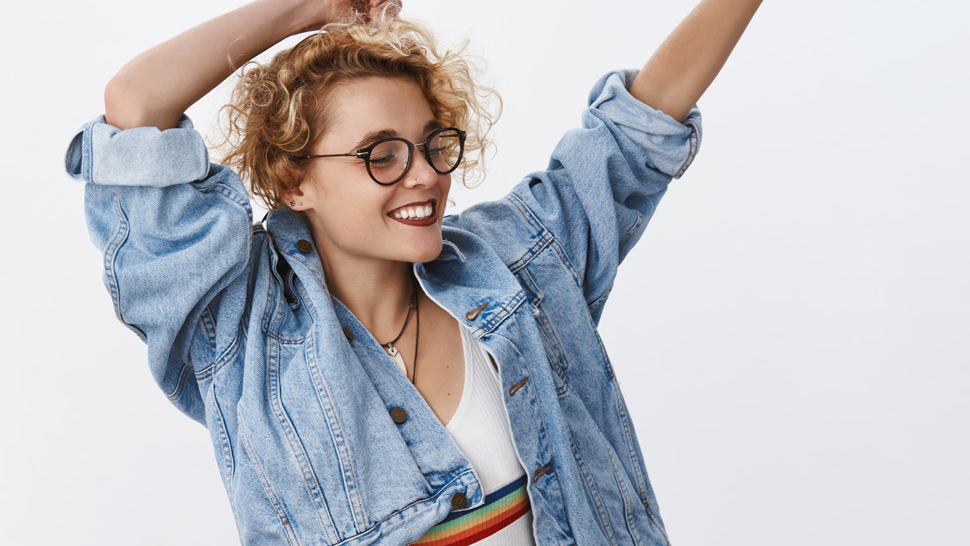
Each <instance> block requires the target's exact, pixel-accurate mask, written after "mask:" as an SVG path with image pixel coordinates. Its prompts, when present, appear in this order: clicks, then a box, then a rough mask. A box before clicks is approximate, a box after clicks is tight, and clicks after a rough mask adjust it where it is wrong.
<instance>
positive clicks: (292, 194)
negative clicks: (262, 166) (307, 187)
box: [279, 167, 310, 211]
mask: <svg viewBox="0 0 970 546" xmlns="http://www.w3.org/2000/svg"><path fill="white" fill-rule="evenodd" d="M279 174H280V178H281V179H282V180H283V182H284V184H286V187H287V188H289V189H287V190H284V191H283V192H282V193H281V194H280V200H281V201H282V202H281V204H282V205H285V206H287V207H289V208H290V209H291V210H296V211H304V210H306V209H308V208H310V204H309V200H308V199H306V197H307V195H306V194H305V193H304V191H303V185H304V182H306V177H305V176H303V173H301V172H298V171H296V170H295V169H293V168H288V167H283V168H281V169H280V173H279Z"/></svg>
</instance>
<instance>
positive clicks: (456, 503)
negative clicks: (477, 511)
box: [451, 493, 468, 510]
mask: <svg viewBox="0 0 970 546" xmlns="http://www.w3.org/2000/svg"><path fill="white" fill-rule="evenodd" d="M465 506H468V497H466V496H465V494H464V493H455V494H454V495H453V496H452V497H451V507H452V508H454V509H455V510H460V509H462V508H464V507H465Z"/></svg>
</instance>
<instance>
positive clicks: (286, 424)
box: [266, 343, 340, 542]
mask: <svg viewBox="0 0 970 546" xmlns="http://www.w3.org/2000/svg"><path fill="white" fill-rule="evenodd" d="M277 345H278V344H275V343H274V344H270V349H269V355H268V356H269V361H268V362H267V366H266V374H267V390H268V391H269V393H268V394H269V402H270V405H271V406H272V410H273V413H274V417H276V421H277V424H279V426H280V428H281V429H282V432H283V434H284V435H285V436H286V440H287V443H289V445H290V450H291V452H292V454H293V457H294V459H296V463H297V466H298V467H299V469H300V474H302V475H303V484H304V486H305V487H306V490H307V493H309V494H310V498H311V499H312V501H313V504H314V506H315V508H316V512H317V518H318V519H319V520H320V525H321V527H322V528H323V530H324V533H326V534H327V535H328V536H327V540H330V541H331V542H335V541H337V540H339V539H340V536H339V533H338V531H337V527H336V524H335V522H334V521H333V516H332V515H331V514H330V509H329V507H328V506H327V500H326V498H325V497H324V495H323V491H322V489H323V488H322V487H321V486H320V480H319V479H317V476H316V474H315V473H314V471H313V467H312V466H311V465H310V460H309V456H308V455H307V453H306V448H305V447H304V446H303V442H302V441H301V440H300V438H299V434H298V433H297V431H296V427H295V426H294V425H293V422H292V420H291V419H290V416H289V414H287V412H286V408H284V407H283V400H282V393H281V392H280V389H282V380H281V378H280V376H279V369H278V368H279V354H278V349H277ZM323 512H326V516H327V520H329V526H328V522H327V521H326V520H325V519H324V514H323ZM331 534H332V535H333V536H330V535H331Z"/></svg>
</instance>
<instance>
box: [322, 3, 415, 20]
mask: <svg viewBox="0 0 970 546" xmlns="http://www.w3.org/2000/svg"><path fill="white" fill-rule="evenodd" d="M325 4H326V6H325V7H324V10H325V13H324V23H328V22H331V21H340V20H343V19H349V18H351V17H353V16H354V15H355V14H358V13H359V14H362V15H363V16H364V19H365V20H367V21H370V20H371V19H372V18H373V17H376V16H377V15H378V14H379V13H381V11H382V10H383V9H384V8H385V7H388V6H390V7H388V14H390V15H391V16H392V17H396V16H397V14H398V13H400V12H401V7H402V0H331V1H329V2H326V3H325Z"/></svg>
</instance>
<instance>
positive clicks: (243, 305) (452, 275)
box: [67, 0, 759, 545]
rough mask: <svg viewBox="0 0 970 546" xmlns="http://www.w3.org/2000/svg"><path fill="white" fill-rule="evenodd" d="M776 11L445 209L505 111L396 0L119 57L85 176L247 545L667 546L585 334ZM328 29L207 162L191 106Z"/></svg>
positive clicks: (78, 159)
mask: <svg viewBox="0 0 970 546" xmlns="http://www.w3.org/2000/svg"><path fill="white" fill-rule="evenodd" d="M729 4H730V5H729ZM758 4H759V2H758V1H757V0H747V1H745V2H726V1H724V0H705V2H703V3H702V4H701V5H700V6H698V8H697V9H696V10H695V11H694V13H692V14H691V16H689V17H688V19H687V20H686V21H685V22H684V23H683V24H682V25H681V26H680V27H679V28H678V29H677V30H676V31H675V32H674V33H673V34H672V35H671V37H670V38H669V39H668V40H667V42H665V43H664V45H663V46H662V47H661V48H660V50H659V51H658V52H657V53H656V54H655V55H654V57H653V58H652V59H651V60H650V62H648V63H647V65H646V66H645V67H644V69H643V70H642V71H640V72H639V73H637V72H633V71H627V72H615V73H610V74H608V75H606V76H605V77H603V78H602V79H601V80H600V81H599V82H597V83H596V85H595V86H594V88H593V91H592V93H591V95H590V97H591V100H590V106H589V108H588V109H587V110H586V112H585V114H584V118H583V119H584V122H583V125H584V126H583V128H582V129H580V130H576V131H572V132H570V133H568V134H567V135H566V136H565V137H564V138H563V140H562V141H561V142H560V144H559V146H558V147H557V149H556V151H555V152H554V153H553V157H552V161H551V163H550V166H549V169H548V170H546V171H543V172H539V173H534V174H532V175H530V176H529V177H527V178H526V179H525V180H524V181H523V182H522V183H521V184H519V185H518V186H517V187H516V188H515V189H513V190H512V192H511V193H510V194H509V195H508V196H507V197H506V198H504V199H502V200H500V201H496V202H492V203H484V204H481V205H478V206H476V207H472V208H471V209H469V210H467V211H465V212H463V213H462V214H460V215H455V216H449V217H447V218H446V217H445V205H446V203H447V199H448V193H449V189H450V186H451V183H452V173H453V172H455V169H457V168H459V166H461V165H462V162H463V161H465V165H464V166H465V167H468V166H469V162H470V161H469V159H468V157H469V154H471V153H472V152H475V151H477V150H480V149H481V147H482V138H481V134H482V133H483V132H484V131H485V130H486V129H487V126H488V125H490V123H491V118H490V117H489V114H488V112H487V111H486V110H485V109H483V108H482V107H480V106H479V105H478V102H477V95H478V94H479V93H478V91H477V89H476V87H475V85H474V82H473V81H472V79H471V78H470V76H469V71H468V67H467V65H466V64H465V63H464V61H462V60H461V59H460V58H458V57H456V56H454V55H451V54H444V55H439V54H438V53H437V52H436V48H435V46H434V44H433V42H432V40H431V38H430V36H429V35H428V34H427V32H426V31H424V30H423V29H422V28H421V27H419V26H416V25H413V24H411V23H407V22H405V21H402V20H397V19H395V18H394V17H393V15H394V14H396V12H397V9H398V8H399V4H393V3H388V2H381V1H377V0H374V1H372V2H371V3H370V4H369V5H367V6H364V7H362V8H361V9H363V10H366V14H365V15H362V14H360V11H359V10H355V9H354V7H353V6H352V5H351V3H349V2H339V1H326V0H323V1H321V0H317V1H313V2H310V1H305V0H258V1H256V2H253V3H251V4H248V5H246V6H243V7H242V8H239V9H238V10H235V11H233V12H230V13H228V14H225V15H223V16H220V17H218V18H216V19H213V20H212V21H209V22H207V23H205V24H203V25H201V26H199V27H196V28H194V29H192V30H190V31H188V32H186V33H184V34H182V35H180V36H177V37H175V38H173V39H172V40H170V41H168V42H166V43H164V44H162V45H160V46H158V47H156V48H154V49H152V50H149V51H147V52H145V53H144V54H142V55H141V56H139V57H137V58H136V59H134V60H133V61H132V62H131V63H129V64H128V65H127V66H126V67H125V68H124V69H122V71H121V72H119V74H118V75H117V76H116V77H115V78H114V79H113V80H112V81H111V82H110V83H109V85H108V87H107V89H106V92H105V106H106V114H105V116H104V117H103V118H99V119H98V120H95V121H94V122H91V123H89V124H87V125H86V126H85V127H84V129H83V130H82V131H81V132H80V133H79V134H78V135H77V137H75V139H74V141H73V142H72V144H71V147H70V148H69V150H68V155H67V168H68V171H69V172H70V173H71V174H72V175H74V176H75V177H78V178H83V179H84V180H85V181H87V182H88V183H87V185H86V208H87V214H88V223H89V227H90V231H91V233H92V237H93V239H94V242H95V244H96V245H97V246H98V247H99V249H101V250H102V252H103V253H104V259H105V261H104V263H105V284H106V286H107V288H108V290H109V292H110V293H111V296H112V299H113V301H114V304H115V309H116V311H117V313H118V317H119V319H120V320H122V321H123V322H124V323H125V324H126V325H128V326H129V327H130V328H131V329H133V330H134V331H135V332H136V333H138V334H139V335H140V336H141V337H142V338H143V339H144V340H145V341H146V343H147V345H148V352H149V362H150V366H151V369H152V372H153V374H154V376H155V379H156V380H157V381H158V383H159V385H160V386H161V388H162V389H163V390H164V391H165V392H166V394H167V395H168V396H169V398H170V399H171V400H172V402H173V403H175V404H176V406H177V407H179V408H180V409H181V410H182V411H183V412H185V413H186V414H188V415H189V416H190V417H192V418H194V419H196V420H198V421H200V422H202V423H204V424H205V425H206V427H207V428H208V430H209V432H210V434H211V437H212V442H213V446H214V448H215V452H216V456H217V460H218V461H219V463H220V468H221V473H222V477H223V480H224V483H225V486H226V489H227V492H228V494H229V497H230V500H231V502H232V506H233V509H234V513H235V515H236V520H237V524H238V528H239V532H240V536H241V540H242V542H243V543H245V544H291V545H295V544H337V543H341V544H409V543H430V544H471V543H481V544H533V543H535V544H543V545H545V544H574V543H575V544H603V543H610V544H613V543H616V544H666V543H667V537H666V533H665V531H664V528H663V524H662V522H661V520H660V516H659V513H658V511H657V508H656V501H655V499H654V495H653V491H652V489H651V487H650V485H649V481H648V480H647V476H646V469H645V467H644V465H643V461H642V457H641V453H640V447H639V445H638V443H637V440H636V436H635V434H634V431H633V427H632V424H631V423H630V421H629V417H628V415H627V412H626V406H625V404H624V402H623V398H622V395H621V393H620V391H619V388H618V385H617V382H616V379H615V378H614V376H613V372H612V367H611V365H610V363H609V360H608V359H607V357H606V354H605V351H603V349H602V345H601V343H600V341H599V337H598V335H597V332H596V323H597V322H598V319H599V316H600V313H601V311H602V308H603V304H604V302H605V300H606V298H607V296H608V295H609V292H610V288H611V286H612V281H613V278H614V276H615V272H616V268H617V265H618V263H619V262H620V261H621V259H622V258H623V256H624V255H625V254H626V252H627V251H629V249H630V248H631V246H632V245H633V244H634V243H635V242H636V240H637V239H638V238H639V236H640V234H641V233H642V230H643V228H644V227H645V225H646V223H647V221H648V219H649V217H650V215H651V214H652V212H653V210H654V208H655V206H656V204H657V202H658V201H659V199H660V197H661V196H662V195H663V193H664V191H665V190H666V186H667V184H668V183H669V182H670V180H671V178H672V177H679V176H680V175H681V174H682V173H683V172H684V170H685V169H686V168H687V166H688V165H689V164H690V162H691V160H692V159H693V157H694V155H695V153H696V151H697V147H698V145H699V140H700V116H699V113H698V112H697V111H696V109H694V108H693V105H694V103H695V102H696V100H697V98H699V97H700V95H701V93H703V91H704V90H705V89H706V87H707V86H708V85H709V84H710V82H711V81H712V80H713V78H714V76H715V75H716V73H717V71H718V70H719V69H720V67H721V66H722V64H723V62H724V61H725V59H726V57H727V55H728V53H729V52H730V50H731V48H732V47H733V45H734V44H735V43H736V41H737V39H738V38H739V37H740V34H741V32H742V31H743V29H744V28H745V26H746V25H747V22H748V21H749V20H750V18H751V16H752V15H753V13H754V11H755V9H756V8H757V6H758ZM355 17H356V18H355ZM365 18H366V19H371V18H372V19H373V20H372V21H370V22H367V23H365V22H364V21H363V19H365ZM340 21H347V22H340ZM327 23H332V24H329V25H328V26H326V27H325V28H324V31H323V32H322V33H316V34H314V35H312V36H310V37H309V38H307V39H305V40H304V41H303V42H301V43H300V44H298V45H297V46H295V47H294V48H292V49H290V50H287V51H284V52H281V53H280V54H278V55H277V56H276V57H275V58H274V60H273V61H272V62H271V63H270V64H268V65H267V66H265V67H261V66H254V67H251V68H250V69H249V70H247V71H246V73H245V75H244V76H243V77H242V79H241V81H240V84H239V86H238V87H237V91H236V93H235V94H234V97H233V102H232V103H231V104H230V105H229V108H230V120H231V122H232V131H233V133H232V134H233V135H234V136H235V144H236V148H235V149H234V150H233V151H232V152H231V153H230V155H229V156H228V158H227V161H226V163H227V164H228V165H229V167H227V166H223V165H219V164H214V163H211V164H210V163H209V161H208V156H207V151H206V148H205V146H204V144H203V143H202V140H201V137H200V136H199V134H198V133H197V132H195V131H194V130H193V129H192V125H191V122H190V121H189V120H188V119H187V118H185V117H184V116H183V115H182V112H184V111H185V109H186V108H187V107H188V106H189V105H191V104H192V103H193V102H195V101H196V100H198V99H199V98H201V97H202V96H203V95H204V94H205V93H206V92H208V91H209V90H211V89H212V88H214V87H215V86H216V85H217V84H218V83H219V82H221V81H222V80H224V79H225V78H226V77H228V76H229V75H230V74H231V72H232V71H233V70H234V68H235V67H236V66H239V65H240V64H242V63H244V62H245V61H248V60H249V59H251V58H252V57H254V56H255V55H256V54H258V53H259V52H261V51H263V50H265V49H266V48H268V47H269V46H271V45H273V44H274V43H276V42H278V41H279V40H280V39H282V38H284V37H286V36H289V35H291V34H294V33H297V32H300V31H303V30H307V29H314V28H319V27H321V26H323V25H324V24H327ZM648 105H649V106H648ZM230 167H232V168H230ZM240 175H242V177H243V178H246V179H247V181H248V182H249V184H250V188H249V191H251V192H252V193H253V194H254V195H255V196H257V197H260V198H262V199H263V200H264V201H265V202H266V204H267V205H268V208H269V209H270V211H271V212H270V213H269V214H268V215H267V217H266V218H264V220H263V221H261V222H258V223H255V224H254V223H253V218H252V212H251V209H250V206H249V197H248V194H247V189H246V187H245V186H244V185H243V183H242V181H241V179H240Z"/></svg>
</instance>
